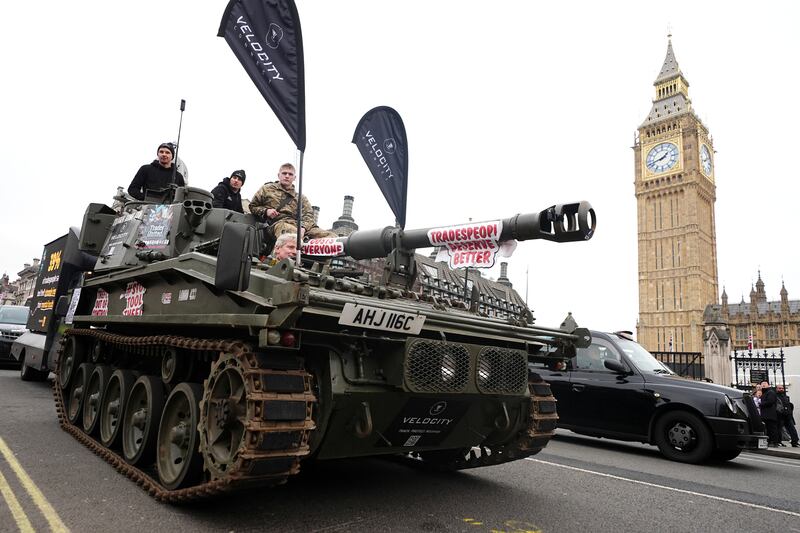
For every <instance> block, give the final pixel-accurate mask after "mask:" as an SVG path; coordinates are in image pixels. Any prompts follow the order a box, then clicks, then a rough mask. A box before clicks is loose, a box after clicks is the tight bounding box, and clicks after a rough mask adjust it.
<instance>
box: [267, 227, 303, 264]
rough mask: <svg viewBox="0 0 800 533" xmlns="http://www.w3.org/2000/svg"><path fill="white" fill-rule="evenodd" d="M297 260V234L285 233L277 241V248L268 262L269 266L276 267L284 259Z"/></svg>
mask: <svg viewBox="0 0 800 533" xmlns="http://www.w3.org/2000/svg"><path fill="white" fill-rule="evenodd" d="M296 258H297V233H283V234H282V235H280V236H279V237H278V240H276V241H275V248H273V249H272V253H271V254H270V255H269V257H268V258H267V260H266V263H267V264H269V265H274V264H276V263H278V262H279V261H283V260H284V259H291V260H294V259H296Z"/></svg>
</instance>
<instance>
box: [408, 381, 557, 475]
mask: <svg viewBox="0 0 800 533" xmlns="http://www.w3.org/2000/svg"><path fill="white" fill-rule="evenodd" d="M528 390H529V391H530V394H531V403H530V409H529V410H528V425H527V428H525V429H524V430H522V431H520V432H519V433H518V434H517V435H516V436H515V437H514V438H513V439H512V440H511V441H509V442H507V443H505V444H500V445H486V446H478V447H475V448H472V449H470V450H468V451H466V452H464V453H461V452H460V451H457V450H456V451H453V450H443V451H441V452H440V451H434V452H412V453H410V454H407V455H406V456H404V459H406V460H407V462H409V463H410V464H412V465H414V466H418V467H423V468H433V469H435V470H445V471H447V470H466V469H468V468H479V467H484V466H493V465H499V464H502V463H508V462H510V461H516V460H519V459H523V458H525V457H529V456H531V455H535V454H537V453H539V452H540V451H542V449H543V448H544V447H545V446H547V443H548V442H550V439H551V438H553V436H554V435H555V429H556V425H557V422H558V414H557V413H556V399H555V397H554V396H553V393H552V391H551V390H550V385H549V384H548V383H546V382H545V381H543V380H542V378H541V376H539V374H535V373H531V374H529V376H528Z"/></svg>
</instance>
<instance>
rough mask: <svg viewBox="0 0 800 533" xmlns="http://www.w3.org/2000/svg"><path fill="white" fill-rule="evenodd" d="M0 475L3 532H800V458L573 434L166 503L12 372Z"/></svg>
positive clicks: (5, 377)
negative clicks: (690, 451) (81, 438)
mask: <svg viewBox="0 0 800 533" xmlns="http://www.w3.org/2000/svg"><path fill="white" fill-rule="evenodd" d="M0 475H1V476H0V531H3V532H5V531H19V530H24V531H26V530H31V531H48V530H51V531H59V530H62V531H63V530H71V531H75V532H84V531H87V532H93V533H100V532H105V531H112V532H114V533H124V532H129V531H131V532H142V531H199V532H205V531H231V532H233V531H235V532H240V531H320V532H321V531H325V532H334V531H370V532H371V531H424V532H438V531H471V532H476V533H478V532H501V531H503V532H517V533H518V532H523V531H545V532H549V531H567V532H570V531H580V532H586V531H602V530H612V531H648V532H653V531H670V532H675V531H725V532H727V533H730V532H744V531H780V532H796V531H800V490H798V487H800V461H798V460H796V459H787V458H780V457H770V456H762V455H755V454H743V455H742V456H740V457H739V458H738V459H736V460H734V461H732V462H730V463H725V464H717V465H711V466H691V465H684V464H680V463H673V462H670V461H667V460H665V459H662V458H661V457H660V456H659V455H658V453H657V450H656V449H655V448H652V447H648V446H644V445H638V444H627V443H618V442H613V441H601V440H595V439H587V438H583V437H577V436H573V435H572V434H571V433H566V432H563V433H561V432H560V433H559V436H558V438H557V439H555V440H554V441H552V442H551V443H550V445H549V446H548V447H547V448H546V449H545V451H544V452H542V453H540V454H538V455H536V456H534V457H531V458H529V459H527V460H523V461H517V462H514V463H509V464H506V465H501V466H497V467H491V468H484V469H476V470H471V471H465V472H457V473H449V474H435V473H428V472H422V471H419V470H416V469H412V468H409V467H407V466H406V465H403V464H398V463H394V462H391V461H386V460H378V459H362V460H347V461H334V462H325V463H320V464H318V465H316V466H314V467H313V468H310V469H306V471H305V472H304V473H303V474H301V475H300V476H298V477H297V478H295V479H292V480H291V481H290V482H289V483H287V484H286V485H284V486H281V487H277V488H274V489H266V490H260V491H257V492H250V493H241V494H236V495H232V496H228V497H225V498H224V499H221V500H218V501H213V502H204V503H202V504H199V505H197V504H195V505H192V506H180V507H174V506H169V505H165V504H159V503H157V502H156V501H154V500H153V499H151V498H150V497H149V496H148V495H147V494H145V493H144V492H143V491H142V490H141V489H140V488H138V487H137V486H136V485H135V484H133V483H132V482H131V481H129V480H128V479H126V478H123V477H121V476H120V475H119V474H117V472H116V471H114V470H113V469H112V468H111V467H110V466H108V465H107V464H106V463H104V462H103V461H101V460H100V459H99V458H97V457H96V456H95V455H93V454H92V453H91V452H90V451H89V450H87V449H86V448H84V447H83V446H82V445H80V444H79V443H78V442H77V441H75V440H73V438H72V437H71V436H69V435H68V434H67V433H65V432H63V431H62V430H61V429H60V428H59V427H58V423H57V421H56V415H55V409H54V407H53V402H52V396H51V391H50V389H49V384H44V383H23V382H21V381H19V378H18V376H17V374H16V372H13V371H7V370H2V371H0ZM28 527H29V528H30V529H26V528H28ZM62 528H63V529H62Z"/></svg>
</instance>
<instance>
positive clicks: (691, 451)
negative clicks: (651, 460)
mask: <svg viewBox="0 0 800 533" xmlns="http://www.w3.org/2000/svg"><path fill="white" fill-rule="evenodd" d="M654 441H655V444H656V446H658V449H659V450H661V453H662V454H664V456H665V457H666V458H667V459H671V460H673V461H679V462H681V463H693V464H696V463H702V462H703V461H705V460H707V459H708V458H709V456H710V455H711V451H712V450H713V447H714V440H713V436H712V435H711V430H709V429H708V427H707V426H706V424H705V422H703V420H701V419H700V418H699V417H698V416H696V415H694V414H692V413H688V412H686V411H671V412H669V413H665V414H664V415H663V416H662V417H661V418H659V419H658V421H657V422H656V426H655V435H654Z"/></svg>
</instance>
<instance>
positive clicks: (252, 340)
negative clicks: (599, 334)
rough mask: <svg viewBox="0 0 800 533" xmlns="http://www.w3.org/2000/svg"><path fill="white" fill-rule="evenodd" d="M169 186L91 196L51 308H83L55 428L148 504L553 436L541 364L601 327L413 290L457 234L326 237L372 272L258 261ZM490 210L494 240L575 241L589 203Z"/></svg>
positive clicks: (541, 441)
mask: <svg viewBox="0 0 800 533" xmlns="http://www.w3.org/2000/svg"><path fill="white" fill-rule="evenodd" d="M169 196H170V198H169V199H168V201H166V202H164V203H158V204H156V203H145V202H129V203H128V204H126V205H125V207H124V208H123V209H121V210H120V211H119V212H117V211H114V210H113V209H111V208H109V207H107V206H105V205H101V204H92V205H90V206H89V208H88V209H87V211H86V214H85V217H84V222H83V228H82V231H81V235H80V248H81V250H83V251H84V252H87V253H90V254H92V255H95V256H96V257H97V261H96V264H95V265H94V268H93V270H92V272H90V273H87V274H86V275H85V277H84V279H83V281H82V284H81V286H80V291H77V290H76V291H75V292H76V293H77V294H75V295H73V300H72V301H67V297H64V298H62V301H60V302H58V304H57V309H60V310H61V311H58V312H59V313H61V314H63V313H64V312H65V310H66V309H69V308H70V306H69V305H68V304H72V309H74V316H72V317H71V319H72V325H71V328H70V329H67V330H66V331H65V333H64V335H63V337H62V338H61V340H60V343H61V347H60V356H59V361H58V367H57V372H56V374H57V379H56V382H55V384H54V391H55V400H56V403H57V411H58V413H59V418H60V422H61V424H62V427H63V428H64V429H65V430H66V431H68V432H69V433H71V434H72V435H73V436H75V437H76V438H77V439H78V440H79V441H81V442H82V443H84V444H85V445H86V446H87V447H89V448H91V449H92V450H93V451H94V452H95V453H97V454H98V455H100V456H101V457H103V458H104V459H106V460H107V461H108V462H109V463H111V464H112V465H113V466H114V467H115V468H116V469H117V470H119V471H120V472H121V473H123V474H125V475H127V476H128V477H130V478H131V479H133V480H135V481H136V482H137V483H139V484H140V485H141V486H143V487H144V488H145V489H146V490H147V491H148V492H149V493H150V494H151V495H153V496H154V497H155V498H157V499H159V500H161V501H168V502H180V501H187V500H193V499H197V498H203V497H209V496H214V495H216V494H219V493H223V492H227V491H231V490H235V489H241V488H251V487H258V486H269V485H275V484H279V483H282V482H284V481H286V480H287V479H288V478H289V477H290V476H292V475H293V474H296V473H297V472H298V471H299V469H300V467H301V465H302V464H303V463H304V462H305V461H311V460H325V459H334V458H344V457H362V456H375V455H390V456H402V457H404V458H406V459H407V460H408V461H411V462H413V463H414V464H419V465H422V466H430V467H433V468H437V469H453V470H455V469H464V468H472V467H478V466H488V465H494V464H499V463H503V462H507V461H512V460H516V459H521V458H523V457H526V456H529V455H532V454H535V453H537V452H539V451H540V450H541V449H542V448H543V447H544V446H545V445H546V444H547V442H548V441H549V440H550V438H551V437H552V435H553V431H554V429H555V427H556V421H557V414H556V404H555V400H554V398H553V396H552V394H551V391H550V387H549V385H548V384H547V383H545V382H544V381H542V379H541V378H540V377H539V376H538V375H536V374H531V375H529V373H528V361H529V360H536V361H552V362H558V361H561V360H564V359H565V358H568V357H570V356H571V355H572V354H574V349H575V347H576V346H586V345H588V344H589V343H590V341H591V337H590V335H589V332H588V331H587V330H585V329H579V328H577V326H576V325H575V324H574V322H572V321H571V320H568V321H565V324H563V325H562V327H561V328H545V327H537V326H534V325H533V324H532V320H531V316H530V312H529V311H528V312H527V313H522V314H521V315H520V316H518V317H511V318H507V319H502V320H501V319H497V318H490V317H488V316H482V315H481V313H480V310H479V309H478V308H475V307H473V308H472V309H468V308H466V306H464V305H456V304H454V303H452V302H448V301H446V300H437V299H436V298H432V297H428V296H425V295H420V294H418V293H414V292H411V291H410V290H409V287H410V286H411V283H412V282H413V279H414V276H415V275H416V272H415V266H414V261H413V249H414V248H422V247H429V246H431V240H432V238H433V240H436V239H440V240H441V238H442V237H443V236H444V237H447V235H448V233H447V231H445V233H442V232H441V231H440V232H439V233H438V234H437V233H435V229H420V230H405V231H403V230H401V229H400V228H393V227H387V228H384V229H380V230H370V231H358V232H354V233H352V234H351V235H350V236H348V237H343V238H339V239H336V240H335V241H329V242H328V243H327V244H326V246H328V248H330V247H331V245H332V247H333V248H336V249H337V250H338V252H339V253H341V254H346V255H348V256H351V257H354V258H356V259H364V258H376V257H386V258H387V260H386V270H385V272H384V279H383V282H382V283H378V284H370V283H364V282H361V281H358V280H356V279H349V278H341V277H337V276H336V275H334V274H335V273H332V272H331V270H330V268H329V267H328V266H326V264H325V262H324V261H322V262H319V263H313V262H311V263H310V264H308V265H306V266H296V265H295V264H294V263H292V262H290V261H288V260H284V261H281V262H278V263H276V264H274V265H269V264H266V263H263V262H261V261H259V260H258V254H259V251H260V250H259V248H260V244H261V236H260V234H261V232H260V230H259V227H258V223H257V221H256V220H255V219H253V218H252V217H251V216H250V215H242V214H239V213H234V212H231V211H228V210H224V209H214V208H212V207H211V196H210V194H209V193H208V192H206V191H203V190H200V189H196V188H191V187H185V188H178V189H175V190H173V191H172V193H171V194H170V195H169ZM497 222H498V223H500V224H499V225H496V226H494V227H495V228H497V231H498V234H497V235H495V236H494V238H495V239H496V240H497V241H505V240H509V239H516V240H520V241H522V240H529V239H547V240H551V241H556V242H567V241H580V240H586V239H589V238H591V236H592V234H593V231H594V212H593V210H592V209H591V206H590V205H589V204H588V203H586V202H580V203H575V204H565V205H558V206H553V207H550V208H548V209H545V210H543V211H541V212H539V213H534V214H527V215H516V216H514V217H511V218H508V219H505V220H502V221H497ZM445 229H446V228H445ZM465 231H466V230H465ZM476 231H477V230H476ZM464 235H466V233H465V234H464ZM432 236H433V237H432ZM451 236H452V235H451ZM477 236H478V237H480V236H481V235H477ZM324 248H325V246H322V247H321V248H319V250H322V249H324ZM309 249H311V248H309ZM526 311H527V310H526Z"/></svg>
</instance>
